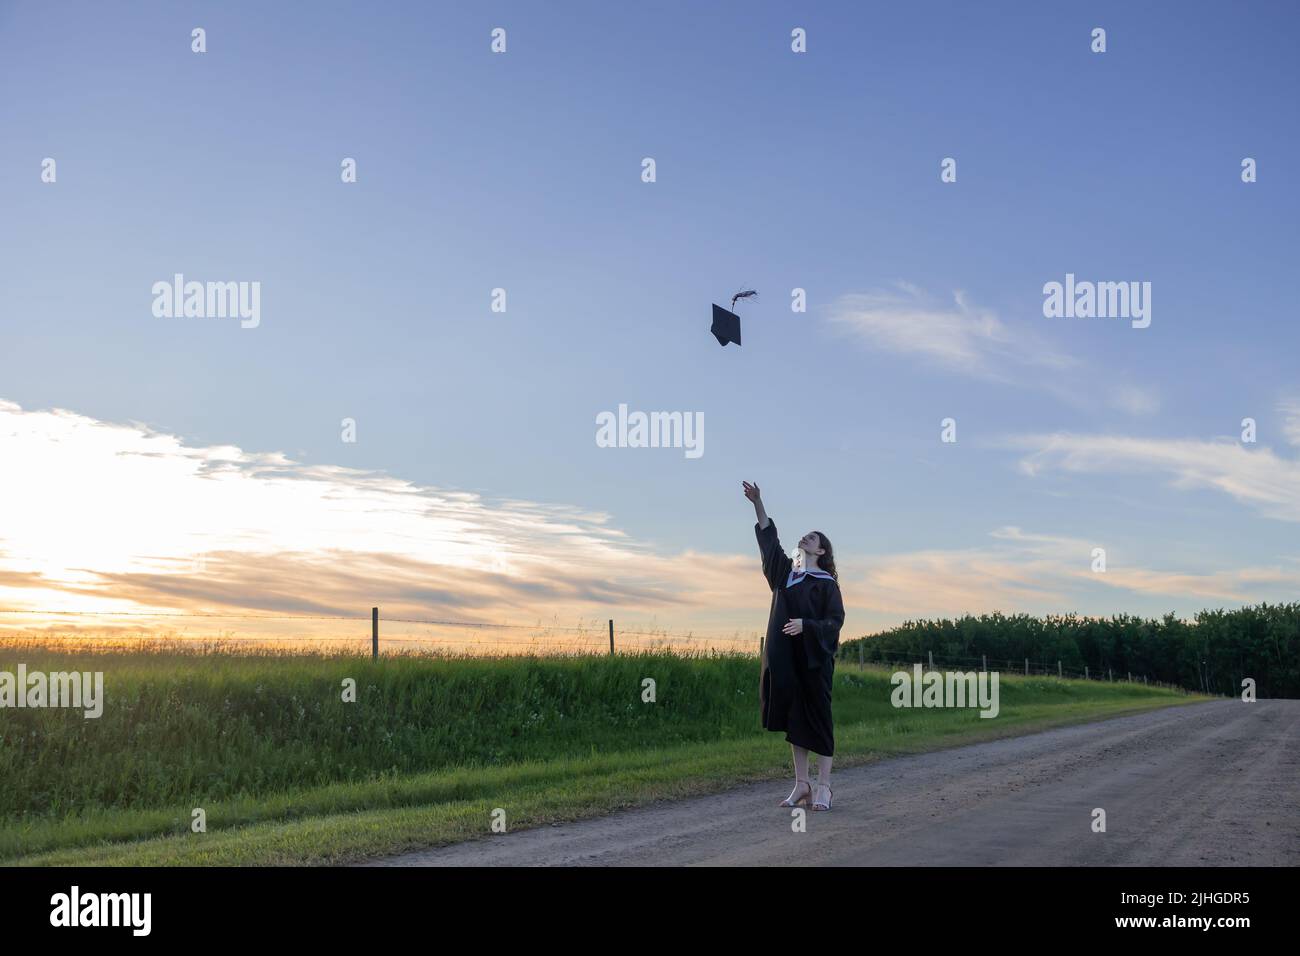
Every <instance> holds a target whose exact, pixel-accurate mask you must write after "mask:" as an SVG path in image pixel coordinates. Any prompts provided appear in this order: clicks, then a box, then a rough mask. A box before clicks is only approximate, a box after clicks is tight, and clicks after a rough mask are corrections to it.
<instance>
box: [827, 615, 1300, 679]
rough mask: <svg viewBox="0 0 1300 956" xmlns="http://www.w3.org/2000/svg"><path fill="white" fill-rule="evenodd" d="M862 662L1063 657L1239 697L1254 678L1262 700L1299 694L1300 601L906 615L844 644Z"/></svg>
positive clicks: (1079, 664)
mask: <svg viewBox="0 0 1300 956" xmlns="http://www.w3.org/2000/svg"><path fill="white" fill-rule="evenodd" d="M858 644H861V645H862V655H863V658H864V659H865V660H867V661H899V660H923V659H925V657H926V655H927V654H928V653H933V654H934V656H935V657H936V658H948V659H960V658H965V659H968V660H978V659H979V658H981V657H987V658H988V659H989V660H990V661H998V662H1007V661H1019V660H1021V659H1023V658H1029V659H1030V660H1032V661H1051V662H1055V661H1060V662H1061V666H1062V667H1063V668H1064V669H1065V670H1067V671H1074V672H1076V673H1079V674H1082V673H1084V670H1085V668H1087V670H1088V672H1089V673H1090V674H1091V675H1092V676H1094V677H1098V676H1103V675H1105V674H1107V673H1108V672H1113V673H1114V674H1115V675H1116V676H1117V677H1118V676H1119V675H1127V674H1129V673H1131V674H1133V675H1134V677H1135V678H1137V677H1138V676H1139V675H1142V676H1145V677H1146V678H1147V679H1148V680H1153V681H1161V682H1163V683H1167V684H1177V685H1179V686H1182V687H1186V688H1187V689H1188V690H1194V691H1204V692H1206V693H1211V694H1229V695H1239V694H1240V693H1241V690H1242V686H1241V682H1242V679H1243V678H1247V677H1249V678H1253V679H1254V681H1255V691H1256V694H1257V695H1258V696H1259V697H1300V653H1298V652H1300V603H1292V604H1259V605H1254V606H1250V607H1242V608H1238V609H1235V610H1231V611H1227V610H1223V609H1219V610H1204V611H1200V612H1199V613H1197V614H1196V616H1195V618H1193V619H1192V620H1190V621H1186V620H1182V619H1181V618H1178V617H1175V616H1174V615H1173V614H1166V615H1165V616H1164V617H1162V618H1158V619H1155V618H1141V617H1135V616H1133V615H1129V614H1119V615H1115V616H1113V617H1110V618H1090V617H1081V616H1079V615H1077V614H1065V615H1050V616H1047V617H1037V616H1034V615H1030V614H1011V615H1006V614H1002V613H1001V612H995V613H993V614H981V615H979V616H978V617H976V616H974V615H970V614H967V615H964V616H963V617H960V618H957V619H956V620H950V619H943V620H934V621H928V620H927V621H908V622H906V623H904V624H900V625H898V626H897V627H891V628H889V629H888V630H885V631H882V632H880V633H878V634H871V635H868V636H865V637H862V638H858V639H857V640H854V641H848V642H846V644H845V652H846V656H847V657H848V658H850V659H852V658H854V657H856V656H857V654H858V651H857V645H858Z"/></svg>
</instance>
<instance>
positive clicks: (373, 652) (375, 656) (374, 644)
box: [370, 607, 379, 661]
mask: <svg viewBox="0 0 1300 956" xmlns="http://www.w3.org/2000/svg"><path fill="white" fill-rule="evenodd" d="M370 659H371V660H372V661H377V660H379V608H377V607H372V608H371V609H370Z"/></svg>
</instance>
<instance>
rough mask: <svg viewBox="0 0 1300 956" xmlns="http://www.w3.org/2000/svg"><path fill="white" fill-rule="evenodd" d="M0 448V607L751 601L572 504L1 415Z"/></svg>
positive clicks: (468, 611) (544, 608) (578, 606)
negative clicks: (494, 496) (1, 465)
mask: <svg viewBox="0 0 1300 956" xmlns="http://www.w3.org/2000/svg"><path fill="white" fill-rule="evenodd" d="M0 446H2V450H3V455H4V459H5V461H7V462H21V463H22V467H21V468H8V467H6V468H5V469H3V470H2V471H0V500H3V501H4V502H6V507H5V509H4V512H3V514H2V515H0V545H2V546H3V548H4V551H3V552H0V605H3V606H7V607H11V608H13V607H18V608H23V607H26V608H41V609H51V610H68V611H76V610H87V609H95V610H102V609H110V610H142V609H143V610H147V611H186V612H190V611H192V612H222V611H228V610H232V609H238V610H252V611H258V612H271V611H278V612H283V613H293V614H357V613H359V612H365V611H366V610H367V609H368V608H369V607H370V606H372V605H376V604H383V605H384V609H385V613H386V614H388V615H393V616H407V617H413V618H427V617H430V616H432V617H436V618H453V619H460V620H467V621H471V622H489V621H493V622H500V621H502V620H504V619H511V620H529V619H541V618H547V619H554V618H556V617H557V616H568V617H576V616H581V615H592V614H601V615H609V616H612V614H610V612H611V611H612V610H614V609H617V610H619V611H620V612H621V614H622V615H627V614H634V615H647V614H659V613H664V614H668V613H669V612H674V613H676V612H681V613H679V614H678V616H679V617H680V616H682V614H684V613H688V609H697V610H698V609H699V608H700V607H701V605H708V604H711V603H713V602H725V604H726V605H728V606H732V607H741V606H744V605H746V604H750V603H752V602H753V600H754V597H755V593H754V591H755V587H761V581H760V582H753V581H751V580H750V579H751V578H752V577H754V576H753V575H745V576H744V577H743V578H742V576H741V575H739V574H737V573H735V572H736V571H737V570H738V567H737V565H736V563H735V561H736V559H734V558H728V557H725V556H708V555H696V554H692V553H687V554H682V555H665V554H661V553H659V552H657V551H655V550H654V549H653V548H651V547H650V546H648V545H647V544H645V543H642V542H636V541H633V540H630V539H629V537H628V536H627V535H626V534H624V533H623V532H621V531H620V530H619V529H617V528H614V527H612V526H611V523H610V520H609V516H607V515H604V514H601V513H598V512H592V511H587V510H584V509H581V508H578V507H574V506H571V505H549V504H543V503H538V502H530V501H522V500H502V501H491V500H487V499H485V498H483V497H480V496H479V495H475V494H468V493H465V492H459V491H454V490H448V489H440V488H434V487H427V486H419V485H415V484H413V483H411V482H408V481H403V480H401V479H397V478H393V477H390V476H387V475H383V474H377V473H371V472H363V471H357V470H354V469H349V468H340V467H335V466H323V465H307V464H302V463H298V462H294V461H292V460H290V459H289V458H287V457H285V456H284V455H281V454H278V453H272V454H255V453H251V452H246V451H244V450H242V449H239V448H236V447H232V446H208V447H195V446H191V445H186V444H185V443H184V442H182V441H181V440H180V439H179V438H177V437H175V436H172V435H167V434H162V433H159V432H157V431H154V430H151V429H149V428H146V427H144V426H140V425H117V424H111V423H106V422H101V421H97V420H94V419H91V418H88V417H85V416H81V415H76V414H73V413H71V412H67V411H59V410H56V411H23V410H22V409H21V408H20V407H19V406H17V405H14V404H12V403H0ZM749 570H752V569H749ZM742 581H743V582H744V583H742ZM745 584H749V585H750V587H745V586H744V585H745Z"/></svg>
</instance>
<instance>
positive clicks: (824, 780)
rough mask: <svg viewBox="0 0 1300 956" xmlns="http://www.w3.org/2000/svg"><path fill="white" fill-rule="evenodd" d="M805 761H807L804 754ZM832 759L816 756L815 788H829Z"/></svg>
mask: <svg viewBox="0 0 1300 956" xmlns="http://www.w3.org/2000/svg"><path fill="white" fill-rule="evenodd" d="M805 759H807V757H806V754H805ZM833 759H834V758H833V757H823V756H821V755H820V754H818V755H817V786H819V787H829V786H830V785H831V761H832V760H833Z"/></svg>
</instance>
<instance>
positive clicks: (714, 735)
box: [0, 644, 1203, 865]
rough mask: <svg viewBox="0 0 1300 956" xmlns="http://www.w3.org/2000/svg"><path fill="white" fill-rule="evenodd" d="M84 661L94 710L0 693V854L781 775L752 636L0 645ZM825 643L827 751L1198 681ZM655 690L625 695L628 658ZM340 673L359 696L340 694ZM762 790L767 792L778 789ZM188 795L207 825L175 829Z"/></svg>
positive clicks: (437, 827)
mask: <svg viewBox="0 0 1300 956" xmlns="http://www.w3.org/2000/svg"><path fill="white" fill-rule="evenodd" d="M20 662H21V663H23V664H25V665H26V667H27V670H28V672H32V671H44V672H57V671H68V670H82V671H102V672H103V673H104V690H105V704H104V711H103V715H102V716H101V717H99V718H97V719H89V720H88V719H85V718H84V717H83V716H82V713H81V711H79V710H65V709H54V708H41V709H31V708H28V709H10V708H0V780H3V781H4V786H3V787H0V864H7V865H12V864H15V863H31V864H68V863H76V864H105V865H222V864H225V865H230V864H239V865H249V864H328V863H343V862H351V861H356V860H361V859H365V858H368V857H373V856H377V855H383V854H389V853H395V852H400V851H402V850H407V849H413V848H416V847H424V846H432V845H436V844H440V843H446V842H450V841H455V840H462V839H468V838H473V837H477V836H483V835H487V834H488V833H489V823H490V819H491V817H490V815H491V813H492V811H493V810H494V809H496V808H501V809H502V810H504V811H505V814H506V821H507V823H508V825H509V827H510V828H511V829H519V828H522V827H526V826H536V825H542V824H546V823H550V822H556V821H563V820H572V819H577V818H580V817H583V816H590V815H594V814H598V813H604V812H607V811H609V810H613V809H617V808H621V807H628V806H634V805H637V804H640V803H645V802H650V801H653V800H656V799H661V798H666V797H679V796H685V795H691V794H701V793H709V792H716V791H717V790H720V789H724V788H726V787H727V786H730V785H734V784H737V783H741V782H746V781H756V780H762V779H775V778H780V780H781V782H776V783H774V785H773V794H774V799H779V797H780V796H782V795H784V792H785V791H786V790H788V783H787V782H786V781H785V778H786V777H788V776H789V775H790V769H789V745H788V744H786V743H785V742H784V740H783V738H782V735H781V734H777V733H768V732H765V731H763V730H762V729H761V728H760V726H759V720H758V663H757V661H756V659H755V658H754V657H752V656H742V655H713V656H707V657H706V656H696V657H690V656H682V655H676V654H644V655H620V656H614V657H610V656H587V657H573V658H556V657H544V658H537V657H530V658H519V657H514V658H482V657H456V658H450V657H432V656H405V657H400V656H399V657H392V658H388V659H381V660H380V661H379V662H377V663H376V662H371V661H370V660H368V659H364V658H357V657H342V656H329V655H325V654H292V655H291V654H272V653H263V654H251V653H249V652H248V651H247V650H246V649H241V653H232V652H231V651H230V650H229V649H226V648H209V649H208V652H207V653H203V652H198V653H196V652H195V651H194V650H193V649H187V650H185V651H182V650H180V649H174V648H173V649H154V650H117V651H112V652H107V653H94V654H87V653H75V654H74V653H68V652H65V651H62V650H60V649H58V648H57V647H53V646H50V647H45V646H40V645H32V644H29V645H27V646H23V647H12V646H4V645H0V671H10V672H13V671H15V670H16V668H17V665H18V664H19V663H20ZM889 673H890V671H889V670H886V669H875V668H870V667H868V668H859V667H857V666H855V665H847V664H840V665H839V666H838V668H837V671H836V677H835V692H834V709H835V721H836V746H837V751H838V753H837V756H836V765H837V766H840V767H844V766H852V765H855V764H860V763H863V762H866V761H870V760H877V759H880V758H883V757H888V756H893V755H898V754H906V753H915V752H919V751H923V750H933V749H937V748H942V747H949V746H956V745H959V744H963V743H971V742H975V741H980V740H989V739H992V738H995V737H1002V736H1009V735H1013V734H1021V733H1027V732H1031V731H1034V730H1040V729H1046V728H1048V727H1053V726H1060V725H1063V724H1070V723H1080V722H1084V721H1088V720H1095V719H1101V718H1105V717H1111V716H1119V715H1122V714H1128V713H1136V712H1138V711H1143V710H1149V709H1152V708H1157V707H1164V706H1169V705H1176V704H1182V703H1188V702H1192V701H1195V700H1200V699H1203V698H1200V697H1196V696H1193V695H1188V694H1183V693H1178V692H1171V691H1168V690H1163V689H1158V688H1154V687H1146V686H1143V685H1141V684H1127V683H1114V684H1110V683H1100V682H1095V681H1094V682H1087V681H1070V680H1058V679H1055V678H1043V677H1036V678H1023V677H1014V676H1003V677H1002V678H1001V712H1000V714H999V716H998V717H997V718H995V719H981V718H980V717H979V716H978V711H976V710H973V709H970V710H956V709H895V708H894V707H893V706H891V704H890V700H889V694H890V690H891V686H890V683H889ZM646 678H650V679H653V680H654V682H655V685H656V686H655V691H656V700H655V702H653V703H647V702H643V700H642V692H643V686H644V685H643V681H644V680H645V679H646ZM347 679H351V680H354V681H355V682H356V701H355V702H351V703H349V702H344V700H343V688H344V682H345V680H347ZM778 791H780V793H778ZM195 808H202V810H203V811H204V813H205V814H206V824H207V831H206V832H204V833H194V832H192V831H191V819H192V811H193V810H194V809H195Z"/></svg>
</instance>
